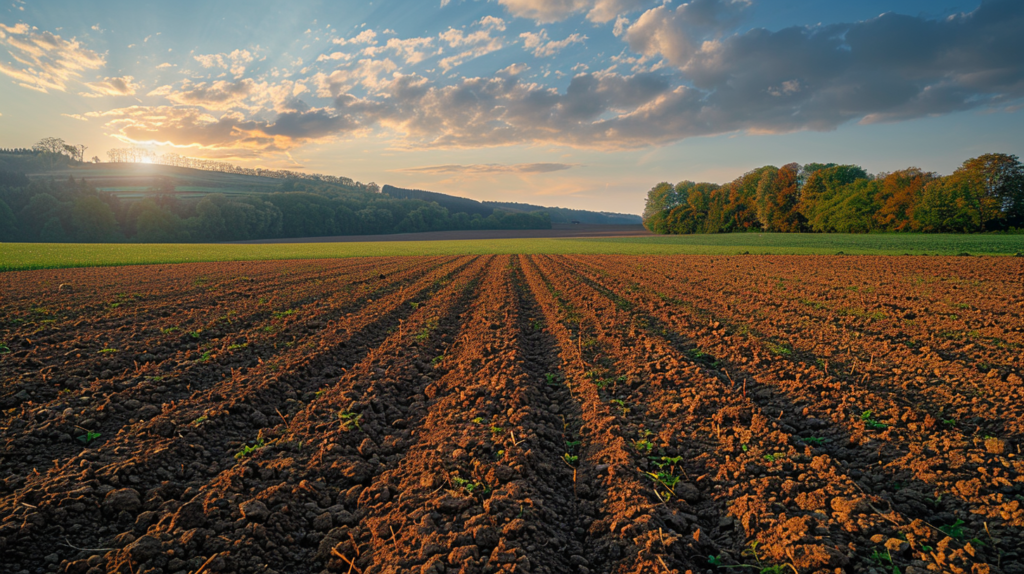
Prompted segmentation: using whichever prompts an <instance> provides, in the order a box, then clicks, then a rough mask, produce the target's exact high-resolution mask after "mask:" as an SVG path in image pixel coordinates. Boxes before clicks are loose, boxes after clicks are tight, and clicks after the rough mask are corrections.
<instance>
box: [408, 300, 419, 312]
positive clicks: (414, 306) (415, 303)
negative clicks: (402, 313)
mask: <svg viewBox="0 0 1024 574" xmlns="http://www.w3.org/2000/svg"><path fill="white" fill-rule="evenodd" d="M409 306H410V307H412V308H413V310H416V309H419V308H420V304H419V303H418V302H416V301H409Z"/></svg>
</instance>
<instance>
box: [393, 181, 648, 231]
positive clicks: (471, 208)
mask: <svg viewBox="0 0 1024 574" xmlns="http://www.w3.org/2000/svg"><path fill="white" fill-rule="evenodd" d="M381 192H382V193H384V194H387V195H390V196H391V197H397V198H403V199H420V200H423V201H433V202H435V203H437V204H438V205H440V206H441V207H444V208H445V209H447V210H448V211H451V212H458V211H463V212H466V213H470V214H473V213H479V214H480V215H481V216H482V217H487V216H488V215H490V214H492V213H494V210H501V211H506V212H511V213H535V212H538V211H539V212H543V213H547V214H548V215H549V216H550V217H551V223H581V224H589V225H639V224H640V223H642V220H641V219H640V216H639V215H630V214H626V213H607V212H603V211H587V210H582V209H568V208H565V207H545V206H542V205H531V204H528V203H510V202H499V201H476V200H474V199H467V198H465V197H457V196H454V195H448V194H445V193H438V192H436V191H424V190H421V189H405V188H401V187H395V186H393V185H385V186H384V187H383V188H382V189H381Z"/></svg>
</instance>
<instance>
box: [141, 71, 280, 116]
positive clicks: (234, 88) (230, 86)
mask: <svg viewBox="0 0 1024 574" xmlns="http://www.w3.org/2000/svg"><path fill="white" fill-rule="evenodd" d="M259 87H261V86H260V85H258V84H257V83H256V82H255V81H253V80H251V79H249V78H245V79H242V80H238V81H235V82H228V81H224V80H219V81H216V82H212V83H206V82H202V83H199V84H193V83H191V82H189V81H188V80H185V81H184V82H183V83H182V87H181V89H179V90H169V91H168V92H167V93H166V94H157V93H156V90H154V91H153V92H150V93H149V95H164V96H165V97H166V98H167V99H168V100H169V101H171V102H174V103H176V104H182V105H189V106H202V107H204V108H206V109H210V110H229V109H231V108H236V107H244V106H243V102H245V100H247V99H248V98H249V96H251V95H253V94H254V93H256V90H257V88H259ZM262 87H264V88H265V87H266V84H263V85H262ZM158 89H160V90H163V88H158Z"/></svg>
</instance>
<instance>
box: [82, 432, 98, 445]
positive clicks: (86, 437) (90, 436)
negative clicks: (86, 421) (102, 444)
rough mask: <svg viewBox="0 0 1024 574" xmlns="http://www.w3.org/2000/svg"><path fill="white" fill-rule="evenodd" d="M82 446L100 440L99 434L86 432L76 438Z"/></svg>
mask: <svg viewBox="0 0 1024 574" xmlns="http://www.w3.org/2000/svg"><path fill="white" fill-rule="evenodd" d="M76 438H77V439H78V440H79V441H80V442H81V443H82V444H89V443H91V442H92V441H94V440H96V439H98V438H100V433H98V432H95V431H86V432H85V434H83V435H82V436H79V437H76Z"/></svg>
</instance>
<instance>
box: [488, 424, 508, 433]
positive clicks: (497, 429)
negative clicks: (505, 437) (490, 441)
mask: <svg viewBox="0 0 1024 574" xmlns="http://www.w3.org/2000/svg"><path fill="white" fill-rule="evenodd" d="M503 432H505V429H503V428H501V427H499V426H492V427H491V434H501V433H503Z"/></svg>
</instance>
